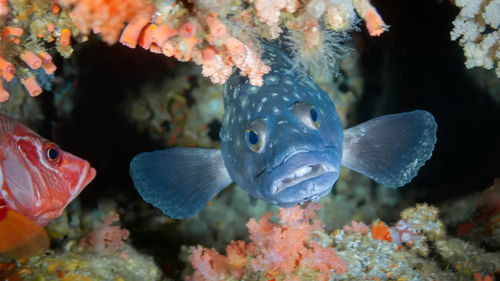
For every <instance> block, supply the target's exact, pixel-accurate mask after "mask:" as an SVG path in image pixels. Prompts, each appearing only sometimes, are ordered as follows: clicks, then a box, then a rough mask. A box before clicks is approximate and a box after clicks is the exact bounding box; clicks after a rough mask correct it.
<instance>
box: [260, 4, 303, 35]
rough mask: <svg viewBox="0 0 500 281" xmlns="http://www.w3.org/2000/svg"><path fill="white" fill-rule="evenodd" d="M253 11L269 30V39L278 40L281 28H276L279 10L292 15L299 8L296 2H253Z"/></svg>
mask: <svg viewBox="0 0 500 281" xmlns="http://www.w3.org/2000/svg"><path fill="white" fill-rule="evenodd" d="M253 2H254V5H255V10H256V11H257V16H258V17H259V19H260V21H262V22H264V23H266V24H267V25H269V27H270V28H271V37H272V38H278V36H279V34H280V32H281V28H280V27H279V26H278V23H279V19H280V15H281V10H285V11H286V12H288V13H294V12H295V11H296V10H297V9H298V7H299V5H300V4H299V1H297V0H278V1H268V0H254V1H253Z"/></svg>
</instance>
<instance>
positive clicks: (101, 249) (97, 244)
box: [80, 214, 129, 254]
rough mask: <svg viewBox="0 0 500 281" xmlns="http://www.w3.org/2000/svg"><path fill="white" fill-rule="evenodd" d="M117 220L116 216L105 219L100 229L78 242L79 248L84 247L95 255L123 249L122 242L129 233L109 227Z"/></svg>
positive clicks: (116, 227)
mask: <svg viewBox="0 0 500 281" xmlns="http://www.w3.org/2000/svg"><path fill="white" fill-rule="evenodd" d="M119 219H120V217H119V216H118V214H114V215H111V216H110V217H109V218H107V219H105V220H104V224H103V225H102V226H101V228H99V229H97V230H95V231H93V232H91V233H90V234H89V235H88V236H87V237H85V238H83V239H82V240H81V241H80V246H82V247H86V248H88V249H90V250H91V251H92V252H94V253H96V254H112V253H113V252H114V251H115V250H117V249H120V248H123V240H125V239H127V238H128V235H129V231H128V230H126V229H121V228H120V227H119V226H113V225H111V224H112V223H113V222H115V221H118V220H119Z"/></svg>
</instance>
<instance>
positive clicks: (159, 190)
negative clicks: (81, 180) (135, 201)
mask: <svg viewBox="0 0 500 281" xmlns="http://www.w3.org/2000/svg"><path fill="white" fill-rule="evenodd" d="M130 176H131V177H132V180H133V182H134V185H135V188H136V189H137V191H138V192H139V194H140V195H141V196H142V198H143V199H144V200H145V201H146V202H148V203H150V204H152V205H153V206H155V207H156V208H158V209H160V210H161V211H162V212H163V213H164V214H165V215H167V216H169V217H172V218H176V219H186V218H189V217H192V216H195V215H196V214H197V213H198V212H199V211H200V210H201V209H202V208H204V207H205V205H207V203H208V201H210V200H211V199H212V198H213V197H214V196H215V195H216V194H217V193H219V192H220V191H221V190H222V189H224V188H225V187H226V186H228V185H229V184H230V183H231V182H232V180H231V177H230V176H229V173H228V172H227V170H226V166H225V164H224V160H223V159H222V154H221V153H220V150H217V149H204V148H188V147H178V148H171V149H165V150H159V151H153V152H144V153H140V154H138V155H136V156H135V157H134V159H132V161H131V162H130Z"/></svg>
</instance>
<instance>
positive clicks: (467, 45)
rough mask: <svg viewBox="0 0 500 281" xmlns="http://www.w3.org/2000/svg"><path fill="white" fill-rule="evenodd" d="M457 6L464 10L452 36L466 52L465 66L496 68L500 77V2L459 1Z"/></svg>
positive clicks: (456, 21)
mask: <svg viewBox="0 0 500 281" xmlns="http://www.w3.org/2000/svg"><path fill="white" fill-rule="evenodd" d="M455 5H457V6H458V7H460V8H461V10H460V13H459V14H458V16H457V18H456V19H455V20H454V21H453V25H454V26H455V27H454V28H453V30H452V31H451V33H450V35H451V40H453V41H456V40H458V42H459V44H460V46H462V48H463V49H464V54H465V58H466V60H465V66H466V67H467V68H473V67H476V66H480V67H483V68H485V69H493V68H495V73H496V75H497V76H498V77H500V29H499V27H500V14H499V13H498V11H500V1H499V0H456V1H455Z"/></svg>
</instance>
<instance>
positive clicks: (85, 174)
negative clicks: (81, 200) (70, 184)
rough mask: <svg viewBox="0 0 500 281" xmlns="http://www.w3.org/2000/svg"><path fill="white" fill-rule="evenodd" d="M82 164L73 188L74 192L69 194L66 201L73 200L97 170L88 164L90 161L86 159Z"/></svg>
mask: <svg viewBox="0 0 500 281" xmlns="http://www.w3.org/2000/svg"><path fill="white" fill-rule="evenodd" d="M84 163H85V164H84V166H83V168H82V174H81V175H80V179H79V180H78V183H77V184H76V188H75V189H74V193H73V195H72V196H71V199H70V200H68V203H69V202H71V201H73V199H75V198H76V197H77V196H78V195H79V194H80V193H81V192H82V191H83V189H84V188H85V187H86V186H87V185H88V184H89V183H90V182H91V181H92V180H94V178H95V176H96V174H97V172H96V169H95V168H93V167H92V166H90V163H89V162H88V161H85V162H84Z"/></svg>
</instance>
